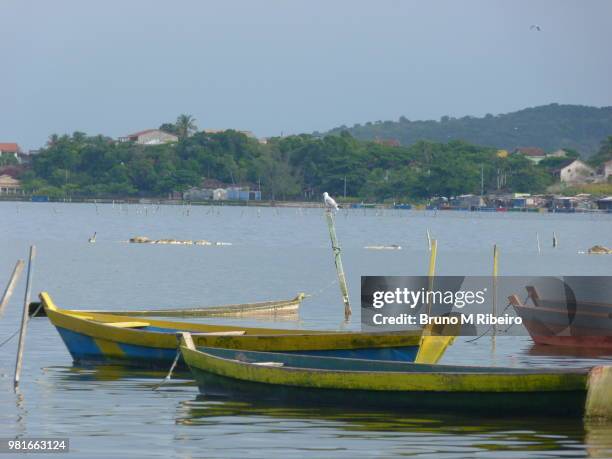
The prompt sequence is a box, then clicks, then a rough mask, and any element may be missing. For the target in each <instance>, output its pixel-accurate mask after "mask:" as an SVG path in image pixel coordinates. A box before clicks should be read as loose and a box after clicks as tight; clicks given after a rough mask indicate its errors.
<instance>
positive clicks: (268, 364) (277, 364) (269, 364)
mask: <svg viewBox="0 0 612 459" xmlns="http://www.w3.org/2000/svg"><path fill="white" fill-rule="evenodd" d="M252 363H253V365H259V366H260V367H283V366H285V364H284V363H283V362H252Z"/></svg>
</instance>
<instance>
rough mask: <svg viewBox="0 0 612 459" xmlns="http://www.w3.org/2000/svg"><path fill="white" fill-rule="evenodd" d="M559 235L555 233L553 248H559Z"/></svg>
mask: <svg viewBox="0 0 612 459" xmlns="http://www.w3.org/2000/svg"><path fill="white" fill-rule="evenodd" d="M557 242H558V241H557V234H556V233H555V232H554V231H553V248H556V247H557V245H558V244H557Z"/></svg>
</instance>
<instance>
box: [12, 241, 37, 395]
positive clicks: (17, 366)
mask: <svg viewBox="0 0 612 459" xmlns="http://www.w3.org/2000/svg"><path fill="white" fill-rule="evenodd" d="M34 257H36V246H33V245H32V246H30V258H29V259H28V275H27V277H26V289H25V296H24V299H23V314H22V316H21V330H20V332H19V346H18V347H17V362H16V363H15V381H14V382H15V388H17V386H18V385H19V377H20V376H21V363H22V361H23V347H24V345H25V337H26V330H27V327H28V318H29V314H28V306H29V305H30V291H31V288H32V268H33V266H32V265H33V263H34Z"/></svg>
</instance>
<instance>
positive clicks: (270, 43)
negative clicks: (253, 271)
mask: <svg viewBox="0 0 612 459" xmlns="http://www.w3.org/2000/svg"><path fill="white" fill-rule="evenodd" d="M610 18H612V2H611V1H609V0H590V1H582V0H578V1H574V0H550V1H549V0H528V1H525V0H512V1H507V0H461V1H459V0H422V1H411V0H370V1H361V0H350V1H341V0H323V1H320V0H244V1H242V0H220V1H204V0H197V1H190V0H174V1H172V2H169V1H167V0H166V1H164V2H161V1H154V0H149V1H141V0H119V1H117V0H105V1H100V2H89V1H88V2H85V1H82V0H54V1H52V2H51V1H44V0H39V1H31V0H0V23H1V24H2V26H1V27H0V142H10V141H14V142H18V143H19V144H20V145H21V146H22V148H24V149H26V150H27V149H31V148H38V147H40V146H43V145H44V143H45V142H46V140H47V138H48V137H49V135H50V134H52V133H59V134H62V133H71V132H73V131H77V130H78V131H84V132H86V133H88V134H92V135H93V134H105V135H109V136H112V137H118V136H122V135H125V134H128V133H131V132H135V131H138V130H142V129H146V128H152V127H158V126H159V125H160V124H162V123H164V122H169V121H170V122H171V121H174V120H175V119H176V117H177V115H179V114H181V113H188V114H191V115H193V116H194V117H195V118H196V122H197V125H198V127H199V128H210V129H221V128H234V129H246V130H252V131H253V132H254V133H255V134H256V135H258V136H261V137H264V136H272V135H281V134H285V135H287V134H293V133H301V132H312V131H317V130H318V131H325V130H328V129H331V128H333V127H337V126H340V125H347V126H351V125H353V124H354V123H363V122H366V121H376V120H389V119H391V120H397V119H398V118H399V117H400V116H402V115H403V116H405V117H407V118H408V119H411V120H417V119H439V118H440V117H441V116H443V115H449V116H464V115H472V116H482V115H484V114H486V113H493V114H498V113H506V112H510V111H515V110H519V109H522V108H525V107H529V106H536V105H542V104H548V103H552V102H556V103H569V104H584V105H594V106H609V105H612V51H611V49H610V44H611V43H612V28H611V27H610ZM532 24H537V25H539V26H540V27H541V29H542V30H541V31H540V32H538V31H535V30H530V26H531V25H532Z"/></svg>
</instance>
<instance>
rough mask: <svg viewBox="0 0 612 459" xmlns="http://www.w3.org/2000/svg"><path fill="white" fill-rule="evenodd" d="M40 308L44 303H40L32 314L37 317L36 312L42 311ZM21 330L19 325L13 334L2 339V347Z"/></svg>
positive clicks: (0, 344)
mask: <svg viewBox="0 0 612 459" xmlns="http://www.w3.org/2000/svg"><path fill="white" fill-rule="evenodd" d="M40 308H42V303H40V304H39V305H38V307H37V308H36V311H34V314H32V317H36V314H38V311H40ZM19 330H21V327H19V328H18V329H17V330H16V331H15V333H13V334H12V335H11V336H9V337H8V338H7V339H5V340H4V341H2V342H1V343H0V347H2V346H4V345H5V344H6V343H8V342H9V341H10V340H12V339H13V338H14V337H15V336H17V335H18V334H19Z"/></svg>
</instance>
